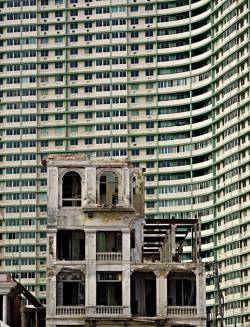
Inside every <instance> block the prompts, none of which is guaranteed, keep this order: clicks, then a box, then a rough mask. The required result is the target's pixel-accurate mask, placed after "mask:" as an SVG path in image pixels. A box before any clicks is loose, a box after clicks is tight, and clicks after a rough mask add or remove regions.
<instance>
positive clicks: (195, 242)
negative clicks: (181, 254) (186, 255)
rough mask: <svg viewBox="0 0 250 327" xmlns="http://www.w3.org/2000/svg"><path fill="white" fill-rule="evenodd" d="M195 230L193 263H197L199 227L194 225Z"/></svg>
mask: <svg viewBox="0 0 250 327" xmlns="http://www.w3.org/2000/svg"><path fill="white" fill-rule="evenodd" d="M193 230H194V240H193V248H194V249H193V253H194V257H193V261H194V262H197V225H196V224H195V225H194V227H193Z"/></svg>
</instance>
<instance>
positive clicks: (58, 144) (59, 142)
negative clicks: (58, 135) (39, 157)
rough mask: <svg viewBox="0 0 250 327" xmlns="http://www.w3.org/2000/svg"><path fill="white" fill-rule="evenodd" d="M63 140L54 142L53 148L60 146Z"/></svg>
mask: <svg viewBox="0 0 250 327" xmlns="http://www.w3.org/2000/svg"><path fill="white" fill-rule="evenodd" d="M62 145H63V140H55V146H62Z"/></svg>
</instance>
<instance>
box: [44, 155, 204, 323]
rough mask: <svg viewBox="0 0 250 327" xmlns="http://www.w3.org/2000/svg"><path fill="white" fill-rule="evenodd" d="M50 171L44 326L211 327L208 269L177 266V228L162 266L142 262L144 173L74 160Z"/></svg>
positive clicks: (58, 161)
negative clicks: (207, 307)
mask: <svg viewBox="0 0 250 327" xmlns="http://www.w3.org/2000/svg"><path fill="white" fill-rule="evenodd" d="M47 165H48V175H49V198H48V204H49V207H48V212H49V221H48V232H47V233H48V251H47V263H48V266H47V313H46V314H47V325H46V326H48V327H56V326H57V327H59V326H64V325H67V326H68V325H70V326H71V325H74V326H75V325H76V326H85V325H86V326H120V325H121V326H128V325H129V326H135V325H136V326H138V325H139V326H158V325H159V324H161V326H177V325H178V326H180V324H182V325H183V326H197V327H198V326H199V327H201V326H205V325H206V323H205V321H206V310H205V273H204V265H203V264H202V263H201V260H200V259H199V258H198V256H197V253H196V255H195V257H194V259H195V260H192V261H190V262H186V263H184V262H182V260H179V258H178V260H177V259H176V257H175V253H176V249H175V227H173V226H172V227H171V228H170V229H169V232H168V233H167V235H166V238H165V241H164V242H163V244H162V247H161V249H159V253H160V259H159V260H157V261H154V260H150V258H149V257H147V258H144V253H143V252H144V250H143V226H144V225H145V220H144V205H143V201H144V183H143V176H142V173H141V172H140V170H138V169H137V168H132V166H131V164H130V163H128V162H126V161H119V160H96V159H92V160H90V159H88V158H87V157H84V156H74V155H55V156H50V157H49V160H48V162H47ZM197 249H198V248H197Z"/></svg>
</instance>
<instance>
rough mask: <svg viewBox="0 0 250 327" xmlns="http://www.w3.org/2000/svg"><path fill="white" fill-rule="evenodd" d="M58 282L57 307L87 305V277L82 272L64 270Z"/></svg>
mask: <svg viewBox="0 0 250 327" xmlns="http://www.w3.org/2000/svg"><path fill="white" fill-rule="evenodd" d="M56 282H57V285H56V305H57V306H61V305H65V306H66V305H84V304H85V276H84V274H83V273H82V272H81V271H78V270H73V271H72V270H66V269H64V270H63V271H61V272H60V273H59V274H58V275H57V279H56Z"/></svg>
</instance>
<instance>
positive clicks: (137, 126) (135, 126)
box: [131, 123, 139, 129]
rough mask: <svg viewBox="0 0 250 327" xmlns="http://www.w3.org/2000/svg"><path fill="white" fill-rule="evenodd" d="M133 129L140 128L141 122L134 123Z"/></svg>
mask: <svg viewBox="0 0 250 327" xmlns="http://www.w3.org/2000/svg"><path fill="white" fill-rule="evenodd" d="M131 129H139V123H132V124H131Z"/></svg>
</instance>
